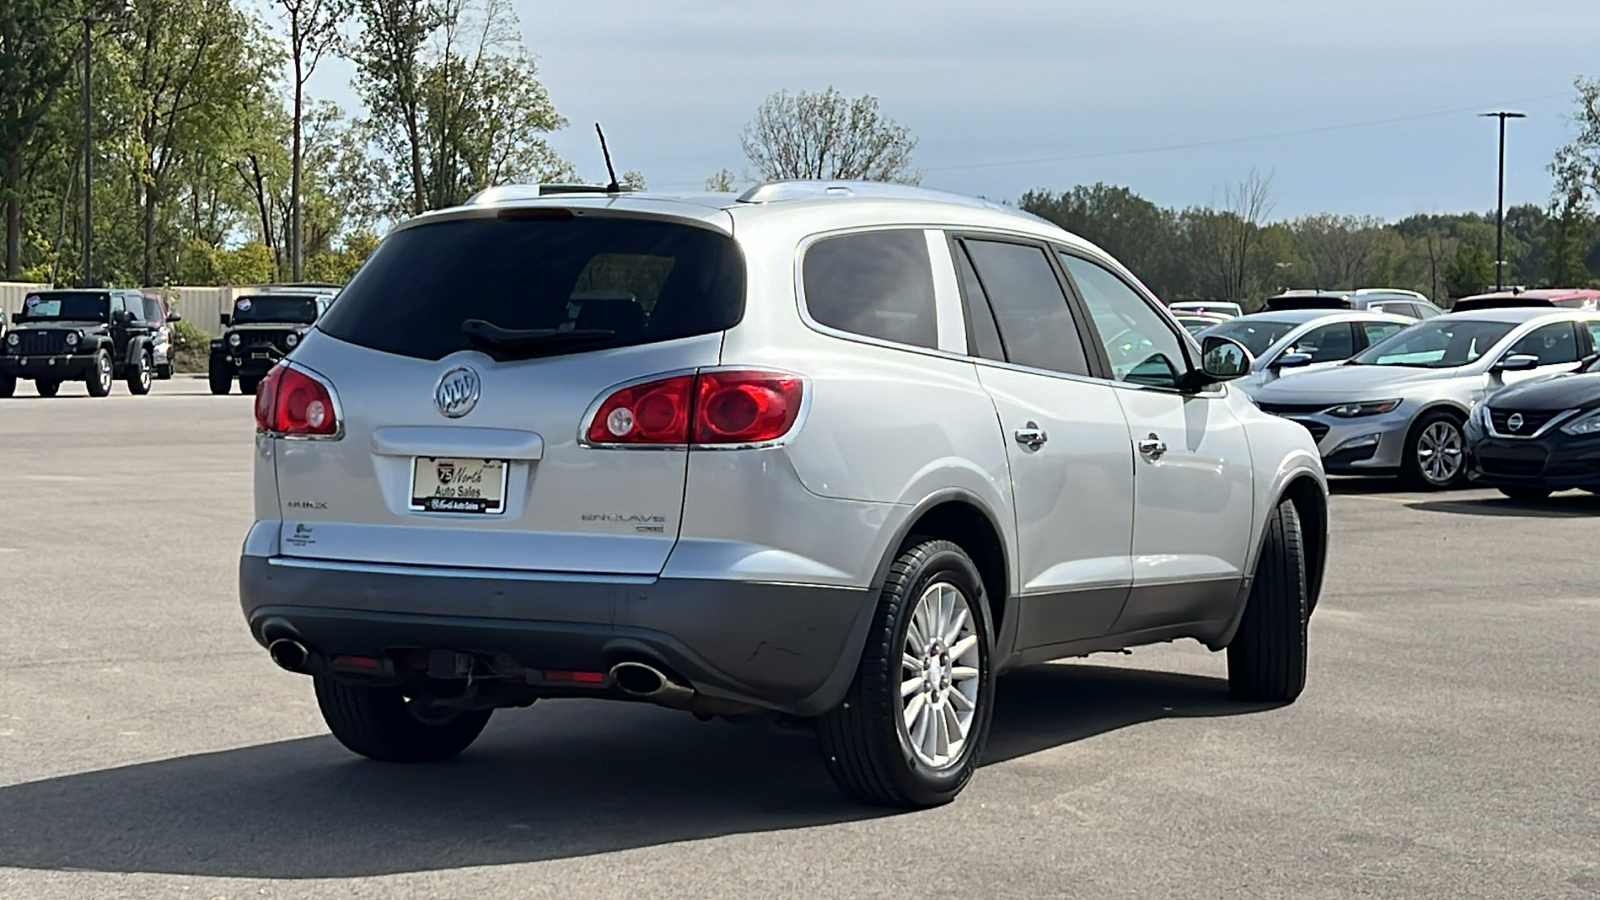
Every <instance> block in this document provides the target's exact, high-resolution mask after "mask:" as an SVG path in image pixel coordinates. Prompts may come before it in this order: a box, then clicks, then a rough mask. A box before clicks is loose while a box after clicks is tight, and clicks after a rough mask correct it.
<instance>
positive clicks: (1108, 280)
mask: <svg viewBox="0 0 1600 900" xmlns="http://www.w3.org/2000/svg"><path fill="white" fill-rule="evenodd" d="M1061 262H1062V263H1063V264H1064V265H1065V266H1066V267H1067V272H1068V274H1070V275H1071V276H1072V280H1073V281H1074V282H1076V283H1077V285H1078V292H1079V293H1080V294H1082V295H1083V302H1084V303H1085V304H1086V305H1087V306H1088V307H1089V314H1090V316H1091V317H1092V318H1093V319H1094V326H1095V329H1096V330H1098V331H1099V332H1100V342H1101V343H1102V344H1104V345H1105V348H1106V356H1107V357H1108V358H1109V359H1110V361H1111V375H1112V377H1113V378H1115V379H1116V380H1118V381H1126V382H1128V383H1130V384H1144V385H1150V386H1152V387H1165V388H1176V387H1177V386H1178V382H1179V381H1180V380H1181V379H1182V378H1183V374H1184V372H1185V371H1186V370H1187V368H1188V365H1187V363H1186V361H1185V357H1184V355H1183V342H1182V340H1181V339H1180V338H1179V337H1178V335H1177V333H1176V332H1174V331H1173V330H1172V328H1171V327H1169V326H1168V325H1167V322H1166V319H1165V318H1164V317H1163V316H1162V315H1161V314H1160V313H1158V312H1156V311H1155V309H1154V308H1153V307H1151V305H1150V304H1149V303H1147V302H1145V299H1144V298H1143V297H1141V296H1139V294H1138V293H1137V292H1136V291H1134V289H1133V288H1131V287H1129V286H1128V284H1127V282H1125V281H1123V280H1122V279H1121V278H1118V277H1117V276H1116V275H1114V274H1112V273H1111V271H1109V270H1108V269H1105V268H1103V267H1101V266H1100V265H1099V264H1097V263H1092V262H1090V261H1088V260H1086V259H1083V258H1081V257H1077V256H1073V255H1071V254H1067V253H1063V254H1061Z"/></svg>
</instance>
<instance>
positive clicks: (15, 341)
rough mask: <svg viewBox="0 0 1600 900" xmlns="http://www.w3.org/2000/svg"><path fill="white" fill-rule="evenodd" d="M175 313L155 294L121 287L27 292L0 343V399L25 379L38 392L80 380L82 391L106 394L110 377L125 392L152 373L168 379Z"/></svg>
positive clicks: (144, 388)
mask: <svg viewBox="0 0 1600 900" xmlns="http://www.w3.org/2000/svg"><path fill="white" fill-rule="evenodd" d="M180 319H181V317H180V316H179V315H178V314H177V313H175V312H172V311H170V310H168V309H167V306H166V303H165V301H163V300H162V299H161V297H159V296H157V295H155V294H147V293H144V292H141V291H138V290H126V289H81V290H47V291H37V292H35V293H31V294H28V295H27V296H25V297H24V298H23V301H22V309H20V310H18V311H17V312H16V313H15V314H14V315H13V316H12V320H11V328H10V329H8V330H7V331H6V332H5V337H4V339H3V340H0V397H11V396H13V395H15V393H16V390H17V382H18V381H32V382H33V386H34V390H35V391H37V392H38V393H39V396H41V397H54V396H55V395H56V393H57V391H59V390H60V389H61V385H62V383H63V382H67V381H82V382H84V383H85V384H86V385H87V386H88V389H89V394H90V396H93V397H104V396H106V395H108V394H110V393H111V383H112V382H113V381H115V380H116V379H118V378H121V379H123V380H124V381H125V382H126V383H127V385H128V392H129V393H132V394H147V393H149V392H150V381H151V379H152V378H171V377H172V324H173V323H174V322H177V321H180Z"/></svg>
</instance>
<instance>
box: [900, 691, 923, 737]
mask: <svg viewBox="0 0 1600 900" xmlns="http://www.w3.org/2000/svg"><path fill="white" fill-rule="evenodd" d="M927 708H928V695H927V694H923V693H918V694H917V695H916V696H914V697H912V698H911V700H910V701H909V702H908V703H906V708H905V723H906V730H907V731H911V730H912V726H914V725H920V724H922V721H923V718H924V716H923V713H924V712H926V711H927ZM913 740H915V738H913Z"/></svg>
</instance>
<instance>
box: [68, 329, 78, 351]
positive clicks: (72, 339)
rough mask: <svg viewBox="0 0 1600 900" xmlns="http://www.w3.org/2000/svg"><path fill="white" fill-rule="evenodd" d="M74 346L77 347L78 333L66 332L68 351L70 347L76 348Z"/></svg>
mask: <svg viewBox="0 0 1600 900" xmlns="http://www.w3.org/2000/svg"><path fill="white" fill-rule="evenodd" d="M76 346H78V333H77V332H76V331H69V332H67V347H68V349H71V348H72V347H76Z"/></svg>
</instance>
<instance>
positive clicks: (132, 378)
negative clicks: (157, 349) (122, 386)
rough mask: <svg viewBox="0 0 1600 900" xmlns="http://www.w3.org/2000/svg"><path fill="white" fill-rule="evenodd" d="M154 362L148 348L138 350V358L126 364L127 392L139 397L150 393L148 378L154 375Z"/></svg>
mask: <svg viewBox="0 0 1600 900" xmlns="http://www.w3.org/2000/svg"><path fill="white" fill-rule="evenodd" d="M155 369H156V366H155V362H154V361H152V360H151V358H150V351H149V350H140V351H139V357H138V359H135V360H134V361H133V362H131V363H129V364H128V375H127V379H128V393H130V394H132V395H134V396H135V397H140V396H143V395H145V394H148V393H150V380H151V379H152V378H154V377H155Z"/></svg>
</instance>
